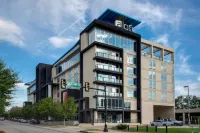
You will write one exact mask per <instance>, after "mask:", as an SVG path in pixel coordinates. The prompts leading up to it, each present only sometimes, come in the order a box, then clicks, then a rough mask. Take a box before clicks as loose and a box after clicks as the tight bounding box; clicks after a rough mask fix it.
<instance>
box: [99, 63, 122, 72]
mask: <svg viewBox="0 0 200 133" xmlns="http://www.w3.org/2000/svg"><path fill="white" fill-rule="evenodd" d="M95 67H96V68H100V69H104V70H110V71H115V72H122V69H121V68H116V67H112V66H109V65H101V64H97V65H96V66H95Z"/></svg>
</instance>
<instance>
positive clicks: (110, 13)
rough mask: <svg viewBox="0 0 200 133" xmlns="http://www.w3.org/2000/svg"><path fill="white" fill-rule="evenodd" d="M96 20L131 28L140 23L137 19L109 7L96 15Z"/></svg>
mask: <svg viewBox="0 0 200 133" xmlns="http://www.w3.org/2000/svg"><path fill="white" fill-rule="evenodd" d="M98 20H101V21H104V22H107V23H110V24H113V25H116V26H119V27H122V28H125V29H127V30H131V31H132V28H133V27H135V26H137V25H138V24H140V23H141V22H140V21H139V20H136V19H134V18H131V17H129V16H126V15H124V14H122V13H119V12H116V11H114V10H111V9H107V10H106V11H105V12H104V13H103V14H101V15H100V16H99V17H98Z"/></svg>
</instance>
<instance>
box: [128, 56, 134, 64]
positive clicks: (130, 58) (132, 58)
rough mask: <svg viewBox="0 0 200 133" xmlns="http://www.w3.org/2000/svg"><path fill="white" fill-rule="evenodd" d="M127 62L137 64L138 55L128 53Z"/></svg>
mask: <svg viewBox="0 0 200 133" xmlns="http://www.w3.org/2000/svg"><path fill="white" fill-rule="evenodd" d="M127 63H128V64H131V65H133V64H136V57H135V56H133V55H128V56H127Z"/></svg>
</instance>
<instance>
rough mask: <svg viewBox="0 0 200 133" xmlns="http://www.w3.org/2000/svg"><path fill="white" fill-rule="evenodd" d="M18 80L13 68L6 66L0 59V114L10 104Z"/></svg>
mask: <svg viewBox="0 0 200 133" xmlns="http://www.w3.org/2000/svg"><path fill="white" fill-rule="evenodd" d="M18 82H19V80H18V74H17V73H16V72H14V70H13V69H11V68H7V67H6V65H5V63H4V62H3V61H2V60H1V59H0V114H2V113H4V111H5V107H6V106H9V105H10V99H12V97H11V94H12V93H13V91H14V89H13V88H14V87H15V84H16V83H18Z"/></svg>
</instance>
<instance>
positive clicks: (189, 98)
mask: <svg viewBox="0 0 200 133" xmlns="http://www.w3.org/2000/svg"><path fill="white" fill-rule="evenodd" d="M184 88H188V126H190V90H189V86H184Z"/></svg>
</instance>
